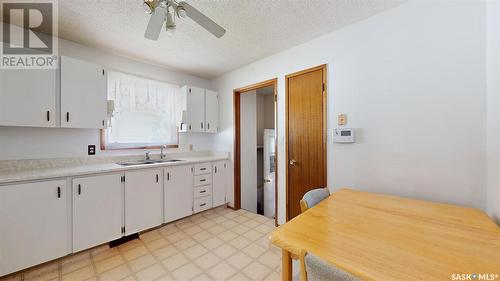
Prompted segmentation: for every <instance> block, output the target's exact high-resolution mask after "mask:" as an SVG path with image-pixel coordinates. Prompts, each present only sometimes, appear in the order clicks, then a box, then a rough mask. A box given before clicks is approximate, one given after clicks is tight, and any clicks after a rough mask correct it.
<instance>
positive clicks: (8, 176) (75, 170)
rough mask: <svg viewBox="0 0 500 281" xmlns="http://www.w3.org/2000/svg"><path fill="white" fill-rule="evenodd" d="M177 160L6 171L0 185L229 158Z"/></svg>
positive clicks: (192, 157)
mask: <svg viewBox="0 0 500 281" xmlns="http://www.w3.org/2000/svg"><path fill="white" fill-rule="evenodd" d="M175 159H178V160H183V161H181V162H171V163H157V164H144V165H134V166H122V165H119V164H116V163H104V164H90V165H79V166H72V167H62V168H48V169H27V170H18V171H5V172H0V185H2V184H9V183H16V182H22V181H34V180H46V179H54V178H66V177H77V176H84V175H92V174H100V173H111V172H123V171H127V170H137V169H148V168H149V169H152V168H160V167H168V166H179V165H187V164H194V163H203V162H212V161H218V160H226V159H228V157H227V156H222V155H209V156H191V157H175Z"/></svg>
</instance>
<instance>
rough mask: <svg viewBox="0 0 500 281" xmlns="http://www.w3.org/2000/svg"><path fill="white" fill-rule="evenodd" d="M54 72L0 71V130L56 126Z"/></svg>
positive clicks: (45, 70) (46, 70)
mask: <svg viewBox="0 0 500 281" xmlns="http://www.w3.org/2000/svg"><path fill="white" fill-rule="evenodd" d="M56 92H57V86H56V70H48V69H44V70H31V69H28V70H22V69H15V70H12V69H5V70H0V126H27V127H55V126H56V124H57V123H56Z"/></svg>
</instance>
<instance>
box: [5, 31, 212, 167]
mask: <svg viewBox="0 0 500 281" xmlns="http://www.w3.org/2000/svg"><path fill="white" fill-rule="evenodd" d="M59 53H60V54H61V55H65V56H69V57H74V58H77V59H81V60H86V61H90V62H95V63H98V64H101V65H103V66H105V67H107V68H109V69H112V70H117V71H122V72H127V73H131V74H136V75H140V76H143V77H148V78H152V79H155V80H160V81H166V82H170V83H174V84H177V85H186V84H189V85H193V86H198V87H203V88H210V86H211V84H210V81H208V80H206V79H202V78H198V77H195V76H192V75H186V74H183V73H180V72H176V71H172V70H169V69H165V68H160V67H157V66H153V65H149V64H145V63H141V62H138V61H134V60H131V59H128V58H125V57H121V56H117V55H114V54H111V53H107V52H104V51H100V50H96V49H92V48H88V47H85V46H82V45H79V44H76V43H74V42H70V41H66V40H60V42H59ZM214 140H215V136H214V135H206V134H181V136H180V140H179V141H180V144H181V146H182V147H187V145H188V144H193V147H194V149H195V150H205V149H211V148H212V147H213V143H214ZM89 144H95V145H96V146H97V148H99V131H98V130H82V129H61V128H52V129H43V128H18V127H0V160H15V159H37V158H53V157H54V158H55V157H76V156H85V155H87V145H89ZM116 153H120V154H123V153H143V151H120V152H105V153H101V152H100V151H99V149H98V151H97V154H116Z"/></svg>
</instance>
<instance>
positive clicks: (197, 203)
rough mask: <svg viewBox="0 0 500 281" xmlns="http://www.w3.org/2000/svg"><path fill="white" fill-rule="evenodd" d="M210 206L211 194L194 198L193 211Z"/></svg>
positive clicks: (196, 211)
mask: <svg viewBox="0 0 500 281" xmlns="http://www.w3.org/2000/svg"><path fill="white" fill-rule="evenodd" d="M210 208H212V196H204V197H200V198H197V199H195V200H194V213H199V212H202V211H205V210H208V209H210Z"/></svg>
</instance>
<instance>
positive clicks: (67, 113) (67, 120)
mask: <svg viewBox="0 0 500 281" xmlns="http://www.w3.org/2000/svg"><path fill="white" fill-rule="evenodd" d="M66 122H69V112H66Z"/></svg>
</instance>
